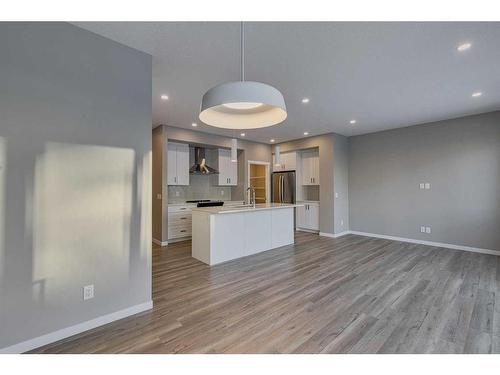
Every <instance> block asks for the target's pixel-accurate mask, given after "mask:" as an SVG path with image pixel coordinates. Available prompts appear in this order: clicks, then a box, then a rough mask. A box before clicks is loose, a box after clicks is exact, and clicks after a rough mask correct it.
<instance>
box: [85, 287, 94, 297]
mask: <svg viewBox="0 0 500 375" xmlns="http://www.w3.org/2000/svg"><path fill="white" fill-rule="evenodd" d="M92 298H94V285H86V286H84V287H83V300H84V301H86V300H88V299H92Z"/></svg>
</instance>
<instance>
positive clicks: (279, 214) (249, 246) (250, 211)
mask: <svg viewBox="0 0 500 375" xmlns="http://www.w3.org/2000/svg"><path fill="white" fill-rule="evenodd" d="M295 207H297V205H294V204H277V203H267V204H258V205H257V206H256V208H253V207H226V208H225V207H204V208H193V211H192V256H193V258H196V259H198V260H200V261H202V262H204V263H206V264H209V265H214V264H218V263H222V262H226V261H228V260H232V259H237V258H241V257H245V256H248V255H252V254H257V253H260V252H262V251H266V250H270V249H274V248H276V247H280V246H285V245H290V244H293V242H294V228H293V225H294V224H293V213H294V208H295Z"/></svg>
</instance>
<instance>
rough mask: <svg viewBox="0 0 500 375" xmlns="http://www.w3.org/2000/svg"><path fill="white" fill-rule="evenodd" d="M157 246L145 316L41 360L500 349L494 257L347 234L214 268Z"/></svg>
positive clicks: (185, 245) (59, 347) (183, 248)
mask: <svg viewBox="0 0 500 375" xmlns="http://www.w3.org/2000/svg"><path fill="white" fill-rule="evenodd" d="M190 246H191V243H190V242H182V243H177V244H172V245H169V246H168V247H163V248H160V247H157V246H155V247H154V249H153V300H154V308H153V310H151V311H150V312H145V313H142V314H139V315H135V316H133V317H130V318H126V319H123V320H121V321H118V322H114V323H111V324H108V325H106V326H103V327H100V328H97V329H94V330H92V331H88V332H86V333H83V334H80V335H77V336H74V337H72V338H69V339H66V340H64V341H61V342H58V343H55V344H51V345H48V346H46V347H44V348H41V349H39V350H37V351H36V352H40V353H492V352H493V353H499V352H500V257H496V256H493V255H483V254H477V253H470V252H464V251H455V250H448V249H442V248H435V247H430V246H424V245H417V244H409V243H403V242H396V241H389V240H383V239H374V238H368V237H361V236H355V235H348V236H344V237H341V238H337V239H332V238H327V237H318V236H317V235H313V234H308V233H297V234H296V239H295V244H294V245H292V246H286V247H283V248H279V249H276V250H272V251H268V252H265V253H262V254H258V255H255V256H251V257H247V258H243V259H239V260H236V261H231V262H228V263H225V264H221V265H218V266H214V267H208V266H207V265H205V264H203V263H201V262H198V261H197V260H195V259H193V258H191V256H190V254H191V248H190Z"/></svg>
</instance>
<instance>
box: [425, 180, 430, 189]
mask: <svg viewBox="0 0 500 375" xmlns="http://www.w3.org/2000/svg"><path fill="white" fill-rule="evenodd" d="M430 188H431V184H430V183H428V182H426V183H425V190H429V189H430Z"/></svg>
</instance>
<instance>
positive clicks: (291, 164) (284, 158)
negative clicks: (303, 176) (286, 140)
mask: <svg viewBox="0 0 500 375" xmlns="http://www.w3.org/2000/svg"><path fill="white" fill-rule="evenodd" d="M296 169H297V153H296V152H285V153H282V154H280V164H278V165H276V155H275V154H273V172H281V171H294V170H296Z"/></svg>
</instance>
